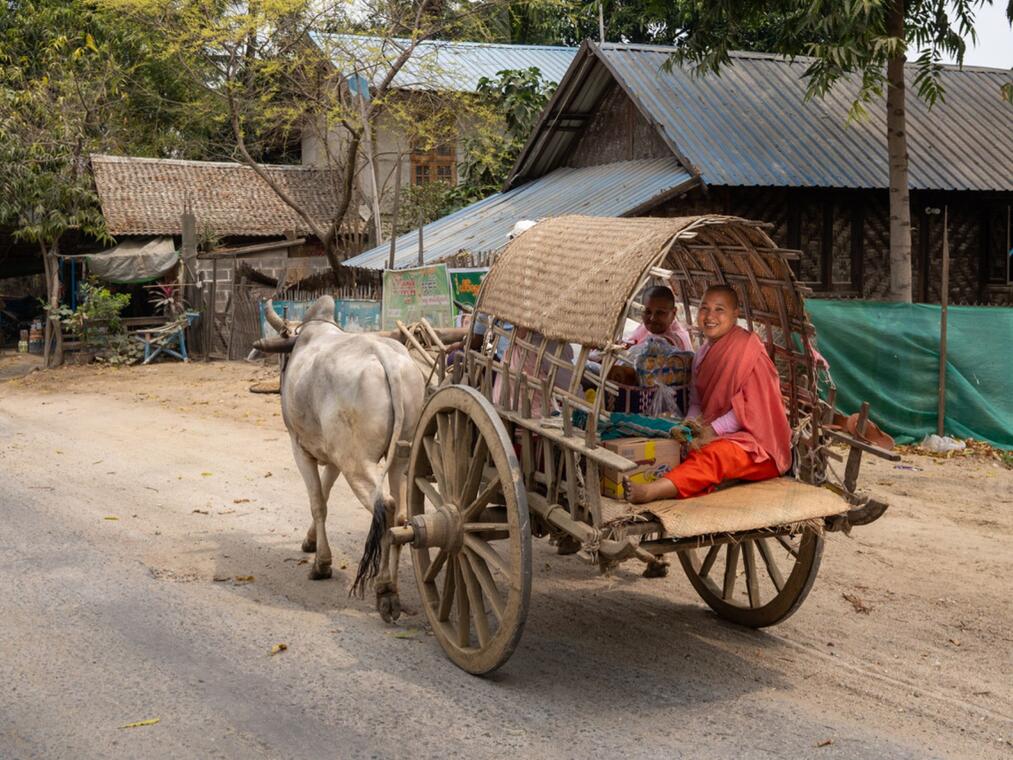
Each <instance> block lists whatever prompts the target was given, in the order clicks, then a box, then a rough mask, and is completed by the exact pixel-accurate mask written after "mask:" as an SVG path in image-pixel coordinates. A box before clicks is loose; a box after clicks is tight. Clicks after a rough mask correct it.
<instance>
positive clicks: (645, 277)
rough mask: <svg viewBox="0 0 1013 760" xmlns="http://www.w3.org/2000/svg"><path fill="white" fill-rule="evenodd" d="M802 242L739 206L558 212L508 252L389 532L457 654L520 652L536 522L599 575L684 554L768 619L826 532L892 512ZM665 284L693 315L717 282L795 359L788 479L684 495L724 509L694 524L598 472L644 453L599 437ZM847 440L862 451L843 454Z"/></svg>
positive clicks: (487, 664)
mask: <svg viewBox="0 0 1013 760" xmlns="http://www.w3.org/2000/svg"><path fill="white" fill-rule="evenodd" d="M797 255H798V254H797V253H796V252H793V251H787V250H784V249H780V248H778V247H777V246H776V245H775V244H774V242H773V241H772V240H771V239H770V238H769V237H768V236H767V234H766V233H765V232H764V230H763V225H762V224H760V223H757V222H751V221H747V220H744V219H739V218H734V217H727V216H701V217H690V218H679V219H654V218H639V219H611V218H592V217H559V218H554V219H548V220H545V221H542V222H540V223H539V224H538V225H536V226H535V227H533V228H532V229H530V230H528V231H527V232H525V233H523V234H522V235H521V236H519V237H518V238H517V239H515V240H514V241H512V242H511V243H510V244H509V245H508V246H507V247H506V248H505V249H504V251H503V252H502V253H501V254H500V256H499V258H498V259H497V261H496V263H495V264H494V265H493V267H492V270H491V271H490V272H489V274H488V275H487V277H486V279H485V282H484V283H483V287H482V291H481V293H480V295H479V298H478V303H477V306H476V311H475V314H474V319H473V322H472V328H471V332H470V333H469V336H468V340H467V341H466V343H465V346H466V349H465V350H464V351H463V352H461V353H460V354H458V355H457V356H456V358H455V359H452V360H451V364H450V366H449V369H447V370H444V367H446V366H447V358H446V357H445V356H444V354H443V353H442V351H441V352H440V355H439V357H438V360H437V362H436V363H435V365H434V372H435V374H436V376H437V377H436V381H435V382H434V383H433V387H434V390H433V392H432V393H431V394H430V396H429V398H428V401H427V404H426V406H425V409H424V410H423V413H422V417H421V420H420V423H419V425H418V427H417V429H416V431H415V434H414V438H413V440H412V441H411V442H410V446H411V453H410V464H409V472H408V492H407V523H406V524H405V525H402V526H398V527H395V528H393V529H392V530H391V532H390V537H391V540H392V541H393V542H394V543H396V544H405V545H409V546H410V549H411V554H412V559H413V565H414V570H415V576H416V580H417V583H418V586H419V590H420V594H421V597H422V600H423V606H424V608H425V612H426V615H427V617H428V619H429V622H430V623H431V625H432V628H433V631H434V633H435V636H436V638H437V639H438V640H439V642H440V644H441V646H442V647H443V649H444V651H445V652H446V653H447V655H448V656H449V657H450V659H451V660H452V661H453V662H455V663H456V664H457V665H458V666H460V667H461V668H463V669H464V670H467V671H469V672H471V673H476V674H483V673H488V672H490V671H492V670H495V669H496V668H498V667H499V666H501V665H502V664H503V663H504V662H505V661H506V660H507V659H508V658H509V657H510V655H511V653H512V652H513V650H514V648H515V647H516V645H517V642H518V640H519V639H520V636H521V633H522V630H523V627H524V623H525V619H526V616H527V610H528V603H529V598H530V593H531V537H532V536H535V537H549V538H550V539H551V540H552V541H553V542H554V543H556V544H557V545H558V546H559V552H560V553H561V554H571V553H572V554H575V555H576V556H577V557H578V558H580V559H582V560H584V561H585V562H587V563H589V564H592V565H596V566H597V567H599V568H600V569H601V570H603V571H607V570H609V569H611V568H612V567H614V566H615V565H617V564H618V563H620V562H624V561H626V560H631V559H634V560H638V561H641V562H643V563H644V564H645V566H646V567H645V575H648V576H651V575H655V576H657V575H664V574H665V572H666V570H665V568H666V565H667V563H666V562H665V560H664V555H666V554H669V553H672V552H674V553H677V555H678V557H679V560H680V564H681V565H682V567H683V569H684V571H685V573H686V575H687V576H688V578H689V580H690V582H691V583H692V585H693V587H694V588H695V589H696V591H697V592H698V593H699V594H700V596H701V597H702V598H703V600H704V601H705V602H706V603H707V604H708V605H710V606H711V607H712V608H713V609H714V610H715V611H716V612H717V613H718V614H719V615H721V616H722V617H725V618H727V619H729V620H732V621H735V622H738V623H740V624H743V625H747V626H753V627H759V626H766V625H772V624H774V623H777V622H780V621H781V620H784V619H785V618H786V617H787V616H788V615H790V614H792V613H793V612H794V611H795V610H796V609H797V608H798V606H799V605H800V604H801V602H802V601H803V600H804V599H805V597H806V595H807V594H808V592H809V589H810V588H811V587H812V584H813V581H814V580H815V577H816V573H817V570H818V568H819V564H820V557H821V555H822V550H823V534H824V531H827V530H849V529H850V527H851V526H853V525H861V524H866V523H868V522H871V521H872V520H875V519H877V518H878V517H879V516H880V515H882V514H883V512H884V511H885V509H886V505H885V504H882V503H880V502H878V501H875V500H873V499H870V498H869V497H868V496H863V495H861V494H860V493H859V492H858V489H857V479H858V471H859V466H860V460H861V456H862V453H863V452H868V453H872V454H875V455H878V456H884V457H887V458H890V459H896V458H897V457H896V455H894V454H891V453H890V452H886V451H884V450H882V449H879V448H877V447H876V446H873V445H871V444H870V443H868V442H866V441H865V440H864V439H863V438H862V437H861V434H862V433H863V432H864V424H865V420H866V418H867V414H868V409H867V408H863V410H862V413H861V416H860V419H859V425H858V435H857V436H853V435H849V434H847V433H845V432H843V431H841V430H840V429H835V428H834V427H833V426H831V425H830V424H829V423H830V422H831V420H832V418H833V413H834V406H833V402H834V393H833V388H832V383H831V382H830V379H829V375H828V374H827V373H826V372H821V371H820V370H819V367H818V364H817V356H818V355H817V354H816V353H815V351H814V345H813V341H814V330H813V327H812V324H811V323H810V321H809V319H808V316H807V315H806V312H805V308H804V298H803V296H804V294H805V293H806V292H807V291H806V289H805V288H804V287H802V286H801V285H799V284H798V282H797V281H796V279H795V276H794V274H793V271H792V269H791V266H790V263H789V262H790V260H791V259H792V258H796V257H797ZM662 283H663V284H667V285H669V286H670V287H671V288H672V290H673V292H674V293H675V294H676V299H677V301H679V302H681V305H682V308H683V315H682V316H683V318H685V319H687V320H688V318H689V315H691V314H692V313H693V312H694V310H695V308H696V306H697V305H698V304H699V302H700V299H701V297H702V295H703V293H704V291H705V290H706V288H707V287H708V286H710V285H715V284H728V285H731V286H733V287H734V288H735V289H736V291H737V293H738V294H739V297H740V300H741V306H742V318H743V319H744V320H745V323H746V325H747V326H748V328H749V329H750V330H752V331H754V332H755V333H756V334H757V335H758V336H759V337H760V338H761V339H762V340H763V342H764V344H765V345H766V347H767V351H768V354H769V355H770V356H771V358H772V359H773V361H774V362H775V364H776V366H777V368H778V371H779V373H780V375H781V380H782V392H783V397H784V402H785V409H786V412H787V415H788V419H789V422H790V424H791V428H792V431H793V440H792V445H793V453H794V466H793V469H792V472H791V473H790V474H789V476H787V477H784V478H780V479H778V480H777V481H768V482H767V483H766V484H747V485H741V486H734V487H732V488H729V489H726V490H723V491H719V492H717V493H716V494H713V495H710V496H703V497H698V498H696V499H691V500H683V502H681V503H679V504H676V505H674V507H672V508H674V509H683V508H692V509H700V508H702V507H706V510H704V511H701V512H697V513H695V515H694V516H696V517H699V516H700V515H712V514H713V515H716V516H717V517H718V519H717V521H716V522H715V523H714V524H713V525H709V524H707V521H706V519H705V520H704V521H703V522H704V524H703V526H702V527H701V525H699V524H697V525H696V526H695V527H694V528H692V529H687V530H686V531H684V532H679V531H676V532H673V531H671V530H666V529H665V526H664V525H663V524H662V522H661V521H659V520H658V519H654V518H653V515H652V513H651V512H650V511H641V512H637V513H634V511H633V510H632V509H631V508H630V507H629V506H628V505H626V504H625V503H620V502H615V501H612V500H610V499H607V498H605V497H603V496H602V495H601V490H600V481H601V471H602V468H606V467H607V468H612V469H616V470H620V471H622V470H630V469H632V468H633V467H634V466H635V463H634V462H631V461H629V460H628V459H625V458H624V457H621V456H619V455H618V454H616V453H614V452H612V451H610V450H608V449H607V448H605V447H604V446H603V445H602V442H601V440H600V436H599V426H600V425H601V424H603V423H606V422H607V421H608V420H609V411H608V410H609V408H610V402H611V400H612V399H614V398H615V397H616V395H617V394H618V393H619V388H618V387H617V386H616V385H615V384H614V383H612V382H610V381H608V380H607V379H606V377H607V375H608V373H609V369H610V368H611V367H612V366H613V365H614V364H615V363H616V362H619V361H622V360H623V358H624V356H625V353H626V349H625V348H624V347H623V345H622V344H621V343H620V340H621V337H622V331H623V327H624V325H625V323H626V320H627V318H637V317H638V316H639V312H640V309H641V308H642V305H641V304H640V303H638V302H637V297H638V294H640V293H641V292H642V291H643V289H644V288H645V287H646V286H648V285H650V284H662ZM476 326H478V327H476ZM483 328H484V332H482V333H481V334H480V331H481V330H483ZM424 332H425V331H424V330H420V331H419V333H420V334H419V336H418V339H419V340H424V338H425V335H423V334H422V333H424ZM429 333H430V334H432V331H431V330H430V331H429ZM433 340H434V342H435V343H436V345H437V348H438V349H442V348H443V346H442V344H440V343H439V339H438V338H435V335H433ZM416 342H418V341H416ZM592 359H595V360H596V361H592ZM821 390H823V391H824V398H825V399H826V400H821V398H820V391H821ZM589 391H590V392H589ZM574 412H583V414H582V415H575V414H574ZM578 420H581V421H583V420H586V423H585V424H584V425H583V427H580V426H579V425H578V423H577V421H578ZM833 442H837V443H844V444H847V445H849V446H850V447H851V448H850V451H849V453H847V454H846V455H845V456H842V455H841V454H840V453H837V452H835V451H832V450H831V449H830V444H831V443H833ZM406 445H407V443H406ZM834 460H837V461H839V462H841V463H842V464H843V465H844V467H843V472H838V471H837V469H836V468H835V466H834ZM758 487H762V490H761V488H758ZM827 489H829V491H832V492H833V494H830V493H829V492H828V490H827ZM772 494H773V501H772V500H771V495H772ZM828 496H831V497H832V498H830V499H829V502H828ZM691 502H692V504H691ZM765 505H766V506H765ZM814 505H815V508H813V506H814ZM646 506H647V508H648V509H650V505H646ZM670 506H672V505H670ZM786 506H787V507H789V509H787V511H786V510H785V507H786ZM771 507H776V509H771ZM799 507H800V508H802V509H801V511H799V510H798V509H797V508H799ZM793 510H794V511H793ZM806 510H808V511H806ZM796 513H797V514H796ZM723 515H730V516H731V517H732V518H734V519H732V520H731V521H730V522H728V521H726V520H725V519H724V517H723ZM775 515H776V516H777V517H775ZM785 515H789V517H790V519H789V518H786V517H785ZM798 515H803V518H799V516H798ZM772 520H773V521H774V522H771V521H772ZM691 522H692V521H691ZM696 522H697V523H699V522H700V520H696ZM728 526H732V528H731V529H730V528H729V527H728ZM742 576H744V579H743V581H742V582H741V583H740V580H739V579H740V578H741V577H742Z"/></svg>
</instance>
